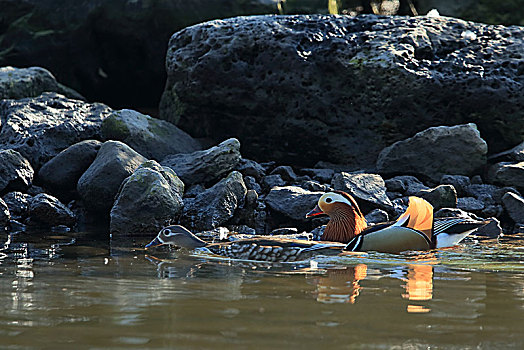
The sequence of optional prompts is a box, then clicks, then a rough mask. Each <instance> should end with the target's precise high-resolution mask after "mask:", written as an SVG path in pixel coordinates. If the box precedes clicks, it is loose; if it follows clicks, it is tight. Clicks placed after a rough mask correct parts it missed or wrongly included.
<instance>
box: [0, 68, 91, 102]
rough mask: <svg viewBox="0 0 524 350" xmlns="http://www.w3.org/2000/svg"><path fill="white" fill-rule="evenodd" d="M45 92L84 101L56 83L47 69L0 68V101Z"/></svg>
mask: <svg viewBox="0 0 524 350" xmlns="http://www.w3.org/2000/svg"><path fill="white" fill-rule="evenodd" d="M46 91H48V92H57V93H59V94H62V95H66V96H67V97H70V98H73V99H77V100H83V99H84V98H83V97H82V95H80V94H79V93H78V92H76V91H74V90H73V89H70V88H68V87H65V86H64V85H62V84H60V83H58V82H57V81H56V79H55V77H54V76H53V75H52V74H51V72H49V71H48V70H47V69H44V68H41V67H29V68H14V67H0V100H4V99H14V100H18V99H21V98H25V97H36V96H38V95H40V94H42V93H43V92H46Z"/></svg>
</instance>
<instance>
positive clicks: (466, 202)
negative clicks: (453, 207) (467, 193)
mask: <svg viewBox="0 0 524 350" xmlns="http://www.w3.org/2000/svg"><path fill="white" fill-rule="evenodd" d="M457 208H459V209H462V210H465V211H476V212H478V211H480V210H482V209H484V208H485V205H484V203H483V202H482V201H480V200H478V199H476V198H474V197H462V198H459V199H458V200H457Z"/></svg>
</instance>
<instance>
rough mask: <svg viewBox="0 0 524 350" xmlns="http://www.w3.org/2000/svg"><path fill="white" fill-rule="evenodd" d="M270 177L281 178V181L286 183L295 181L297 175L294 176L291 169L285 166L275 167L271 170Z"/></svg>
mask: <svg viewBox="0 0 524 350" xmlns="http://www.w3.org/2000/svg"><path fill="white" fill-rule="evenodd" d="M270 175H280V177H282V180H284V181H286V182H296V181H297V174H295V172H294V171H293V169H292V168H291V167H290V166H287V165H281V166H277V167H276V168H275V169H273V171H272V172H271V174H270Z"/></svg>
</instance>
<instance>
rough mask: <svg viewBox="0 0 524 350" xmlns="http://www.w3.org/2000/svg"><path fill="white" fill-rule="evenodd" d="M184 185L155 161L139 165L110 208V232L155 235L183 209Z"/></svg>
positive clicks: (171, 172) (126, 180)
mask: <svg viewBox="0 0 524 350" xmlns="http://www.w3.org/2000/svg"><path fill="white" fill-rule="evenodd" d="M183 193H184V184H183V183H182V181H181V180H180V179H179V178H178V176H177V175H176V174H175V172H174V171H173V170H172V169H171V168H168V167H162V166H160V164H158V163H157V162H155V161H154V160H150V161H147V162H145V163H143V164H142V165H140V166H139V167H138V169H137V170H135V172H134V173H133V174H132V175H131V176H129V177H128V178H127V179H125V180H124V182H123V183H122V186H121V187H120V190H119V192H118V195H117V197H116V200H115V204H114V205H113V208H112V209H111V221H110V225H109V227H110V232H111V233H113V234H115V233H116V234H121V235H126V236H127V235H130V236H132V235H140V234H156V233H158V231H160V229H162V227H164V226H166V224H167V223H169V222H170V220H173V219H175V218H177V217H178V215H179V213H180V212H181V211H182V207H183V202H182V195H183Z"/></svg>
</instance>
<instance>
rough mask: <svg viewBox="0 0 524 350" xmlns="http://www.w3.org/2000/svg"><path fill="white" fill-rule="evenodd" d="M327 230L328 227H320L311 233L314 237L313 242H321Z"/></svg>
mask: <svg viewBox="0 0 524 350" xmlns="http://www.w3.org/2000/svg"><path fill="white" fill-rule="evenodd" d="M325 229H326V225H322V226H318V227H316V228H314V229H313V230H312V231H311V235H312V236H313V237H312V239H313V241H320V240H321V239H322V235H323V234H324V230H325Z"/></svg>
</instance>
